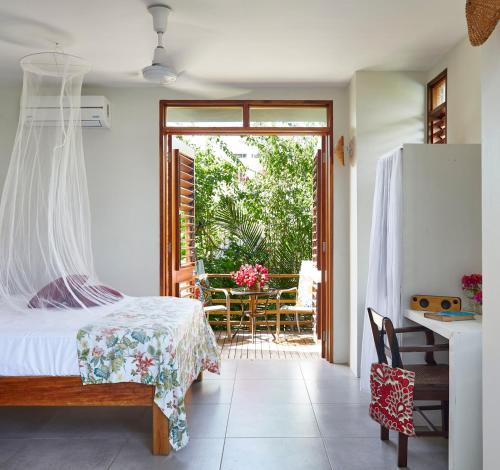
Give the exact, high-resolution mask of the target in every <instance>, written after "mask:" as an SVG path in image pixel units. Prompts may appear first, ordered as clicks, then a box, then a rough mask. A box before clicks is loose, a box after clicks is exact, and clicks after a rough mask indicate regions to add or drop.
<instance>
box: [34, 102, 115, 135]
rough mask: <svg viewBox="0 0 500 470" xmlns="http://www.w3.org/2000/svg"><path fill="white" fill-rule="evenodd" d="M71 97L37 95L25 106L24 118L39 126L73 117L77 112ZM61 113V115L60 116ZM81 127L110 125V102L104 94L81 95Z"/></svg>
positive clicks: (57, 123)
mask: <svg viewBox="0 0 500 470" xmlns="http://www.w3.org/2000/svg"><path fill="white" fill-rule="evenodd" d="M76 109H77V108H75V107H74V100H73V99H72V97H63V98H62V109H61V97H59V96H39V97H35V98H34V99H32V100H30V102H29V103H27V106H26V119H27V120H30V121H32V122H33V123H34V124H35V125H40V126H58V125H60V123H61V122H62V120H65V121H66V120H68V119H75V116H77V113H75V110H76ZM61 113H62V116H61ZM80 122H81V125H82V127H97V128H106V129H108V128H109V127H111V114H110V104H109V101H108V99H107V98H106V97H104V96H82V97H81V100H80Z"/></svg>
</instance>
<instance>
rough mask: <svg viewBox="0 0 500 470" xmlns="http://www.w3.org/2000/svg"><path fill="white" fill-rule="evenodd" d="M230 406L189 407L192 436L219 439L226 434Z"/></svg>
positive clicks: (188, 414)
mask: <svg viewBox="0 0 500 470" xmlns="http://www.w3.org/2000/svg"><path fill="white" fill-rule="evenodd" d="M229 408H230V405H218V404H214V405H194V404H190V405H188V406H187V420H188V426H189V433H190V436H191V437H193V438H218V437H224V436H225V434H226V427H227V420H228V416H229Z"/></svg>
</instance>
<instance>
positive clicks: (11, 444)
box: [0, 439, 26, 468]
mask: <svg viewBox="0 0 500 470" xmlns="http://www.w3.org/2000/svg"><path fill="white" fill-rule="evenodd" d="M25 444H26V439H0V468H2V464H3V463H4V462H6V461H7V460H9V459H10V458H11V457H12V456H13V455H14V454H15V453H16V452H17V451H18V450H19V449H20V448H21V447H23V446H24V445H25Z"/></svg>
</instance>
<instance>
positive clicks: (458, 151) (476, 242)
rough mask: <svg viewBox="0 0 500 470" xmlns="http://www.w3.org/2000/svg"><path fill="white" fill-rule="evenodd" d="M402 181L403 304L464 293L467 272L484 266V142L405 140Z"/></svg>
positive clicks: (478, 271) (465, 307) (475, 270)
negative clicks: (417, 297) (426, 296)
mask: <svg viewBox="0 0 500 470" xmlns="http://www.w3.org/2000/svg"><path fill="white" fill-rule="evenodd" d="M403 185H404V235H403V236H404V240H403V250H404V251H403V256H404V266H403V289H402V307H403V308H404V309H406V308H408V304H409V301H410V296H412V295H415V294H429V295H432V294H434V295H443V294H446V295H453V296H457V297H462V294H463V293H462V284H461V279H462V275H464V274H469V273H480V272H481V146H480V145H479V144H470V145H463V144H461V145H453V144H449V145H413V144H411V145H405V146H404V151H403ZM464 309H467V305H464ZM418 339H419V340H421V339H422V338H418ZM411 344H415V343H411ZM419 360H422V357H421V356H420V357H419Z"/></svg>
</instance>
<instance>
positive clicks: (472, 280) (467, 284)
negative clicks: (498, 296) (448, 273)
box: [462, 274, 483, 305]
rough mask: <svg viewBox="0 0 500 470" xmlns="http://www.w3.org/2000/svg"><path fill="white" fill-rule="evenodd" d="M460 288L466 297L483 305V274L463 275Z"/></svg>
mask: <svg viewBox="0 0 500 470" xmlns="http://www.w3.org/2000/svg"><path fill="white" fill-rule="evenodd" d="M462 290H463V291H464V294H465V296H466V297H467V298H469V299H470V300H472V301H473V302H475V303H476V304H478V305H483V276H482V275H481V274H469V275H465V276H463V277H462Z"/></svg>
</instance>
